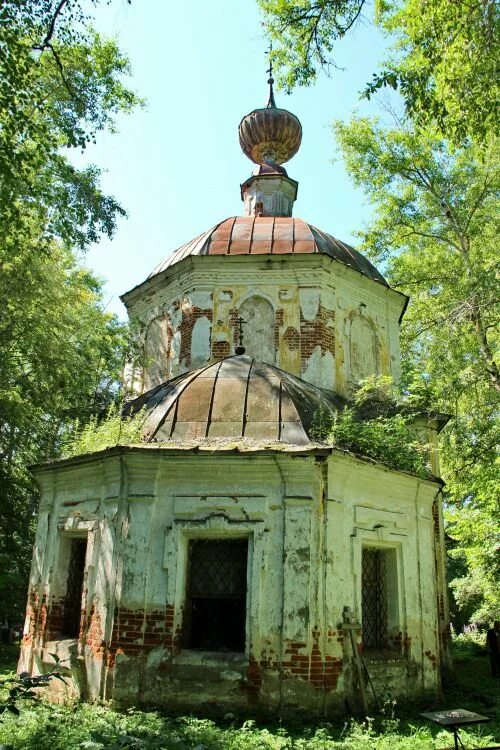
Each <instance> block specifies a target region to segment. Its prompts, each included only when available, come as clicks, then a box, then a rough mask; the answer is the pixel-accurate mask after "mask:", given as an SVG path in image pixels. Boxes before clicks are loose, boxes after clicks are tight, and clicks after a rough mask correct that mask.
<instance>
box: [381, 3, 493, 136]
mask: <svg viewBox="0 0 500 750" xmlns="http://www.w3.org/2000/svg"><path fill="white" fill-rule="evenodd" d="M378 7H379V13H378V20H379V22H380V24H381V25H382V27H383V28H384V29H385V30H386V31H387V32H388V33H389V34H393V35H394V36H395V39H396V42H395V44H394V47H393V49H394V53H393V55H392V59H391V60H390V61H389V63H388V65H387V69H386V70H384V71H382V72H381V73H380V74H377V75H375V76H374V78H373V82H372V83H371V84H370V85H369V86H368V88H367V93H368V95H370V93H371V92H373V91H374V90H378V89H379V88H381V87H383V86H387V85H389V86H392V87H394V88H399V89H400V91H401V94H402V96H403V98H404V101H405V105H406V112H407V114H408V115H409V116H410V117H412V119H413V121H414V122H415V123H416V124H417V125H419V126H424V127H425V126H428V125H434V126H437V128H438V129H439V130H440V132H441V133H444V134H446V136H447V137H448V138H449V139H450V140H452V141H453V142H454V143H456V144H460V143H465V142H466V141H467V140H468V138H469V137H470V136H472V137H473V138H474V139H475V140H476V142H485V141H487V140H488V138H489V136H490V135H492V134H495V133H496V134H498V101H499V87H498V73H497V70H498V41H499V31H500V14H499V7H498V3H496V2H495V0H484V1H481V0H474V1H473V2H457V1H456V0H426V2H425V3H422V2H421V0H404V2H403V1H401V0H381V1H379V3H378Z"/></svg>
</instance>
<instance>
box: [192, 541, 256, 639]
mask: <svg viewBox="0 0 500 750" xmlns="http://www.w3.org/2000/svg"><path fill="white" fill-rule="evenodd" d="M247 555H248V542H247V540H246V539H224V540H222V539H220V540H219V539H217V540H212V539H193V540H191V542H190V545H189V567H188V581H187V601H186V605H187V606H186V621H185V627H184V645H185V646H186V647H187V648H192V649H201V650H205V651H235V652H238V651H244V650H245V622H246V595H247Z"/></svg>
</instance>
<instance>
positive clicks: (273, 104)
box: [266, 40, 276, 107]
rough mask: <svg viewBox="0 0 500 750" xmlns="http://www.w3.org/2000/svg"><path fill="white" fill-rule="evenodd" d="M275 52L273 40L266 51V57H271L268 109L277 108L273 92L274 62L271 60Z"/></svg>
mask: <svg viewBox="0 0 500 750" xmlns="http://www.w3.org/2000/svg"><path fill="white" fill-rule="evenodd" d="M272 51H273V43H272V41H271V40H269V49H268V50H266V55H269V67H268V69H267V71H266V72H267V73H269V78H268V79H267V82H268V84H269V99H268V102H267V107H276V102H275V100H274V91H273V83H274V78H273V61H272V59H271V52H272Z"/></svg>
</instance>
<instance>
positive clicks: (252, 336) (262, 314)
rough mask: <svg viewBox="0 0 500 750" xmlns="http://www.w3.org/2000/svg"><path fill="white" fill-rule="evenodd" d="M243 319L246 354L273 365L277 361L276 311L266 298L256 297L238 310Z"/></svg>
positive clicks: (249, 299) (250, 298)
mask: <svg viewBox="0 0 500 750" xmlns="http://www.w3.org/2000/svg"><path fill="white" fill-rule="evenodd" d="M238 315H239V317H240V318H243V320H244V323H243V345H244V347H245V353H246V354H248V355H250V356H251V357H255V359H258V360H260V361H261V362H267V363H268V364H271V365H273V364H274V362H275V359H276V350H275V346H274V309H273V306H272V305H271V303H270V302H268V301H267V299H264V297H260V296H259V295H254V296H253V297H249V298H248V299H246V300H245V301H244V302H243V303H242V304H241V305H240V308H239V310H238Z"/></svg>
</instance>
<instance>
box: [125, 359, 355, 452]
mask: <svg viewBox="0 0 500 750" xmlns="http://www.w3.org/2000/svg"><path fill="white" fill-rule="evenodd" d="M344 404H345V401H344V400H343V399H341V398H340V397H338V396H336V395H335V394H334V393H330V392H327V391H323V390H321V389H320V388H316V387H315V386H313V385H311V384H310V383H306V382H305V381H304V380H301V379H300V378H297V377H295V376H294V375H290V374H289V373H287V372H284V371H283V370H280V369H278V368H277V367H274V366H272V365H268V364H265V363H262V362H258V361H256V360H255V359H253V358H252V357H249V356H246V355H236V356H233V357H227V358H226V359H223V360H221V361H219V362H216V363H215V364H212V365H209V366H207V367H204V368H200V369H198V370H192V371H190V372H187V373H184V374H183V375H181V376H179V377H177V378H175V379H174V380H169V381H167V382H166V383H162V384H161V385H159V386H157V387H156V388H153V389H152V390H150V391H148V392H147V393H145V394H143V395H142V396H140V397H139V398H137V399H134V400H133V401H130V402H128V403H127V404H126V405H125V407H124V412H123V413H124V416H131V415H133V414H136V413H137V412H138V411H140V410H141V409H144V422H143V425H142V434H143V440H144V441H145V442H148V443H151V442H165V441H178V442H198V443H204V442H207V441H211V440H214V439H215V440H219V441H220V440H221V439H222V440H223V441H224V440H225V441H227V440H231V441H241V440H246V441H251V442H253V443H259V444H263V445H269V444H273V443H282V444H283V443H284V444H288V445H298V446H300V445H305V444H307V443H310V442H311V441H314V437H313V436H312V435H311V430H312V428H313V426H314V423H315V418H316V416H317V414H318V412H319V411H321V412H322V413H323V414H325V413H327V414H333V413H334V412H335V411H336V410H337V409H339V408H342V406H343V405H344Z"/></svg>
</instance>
